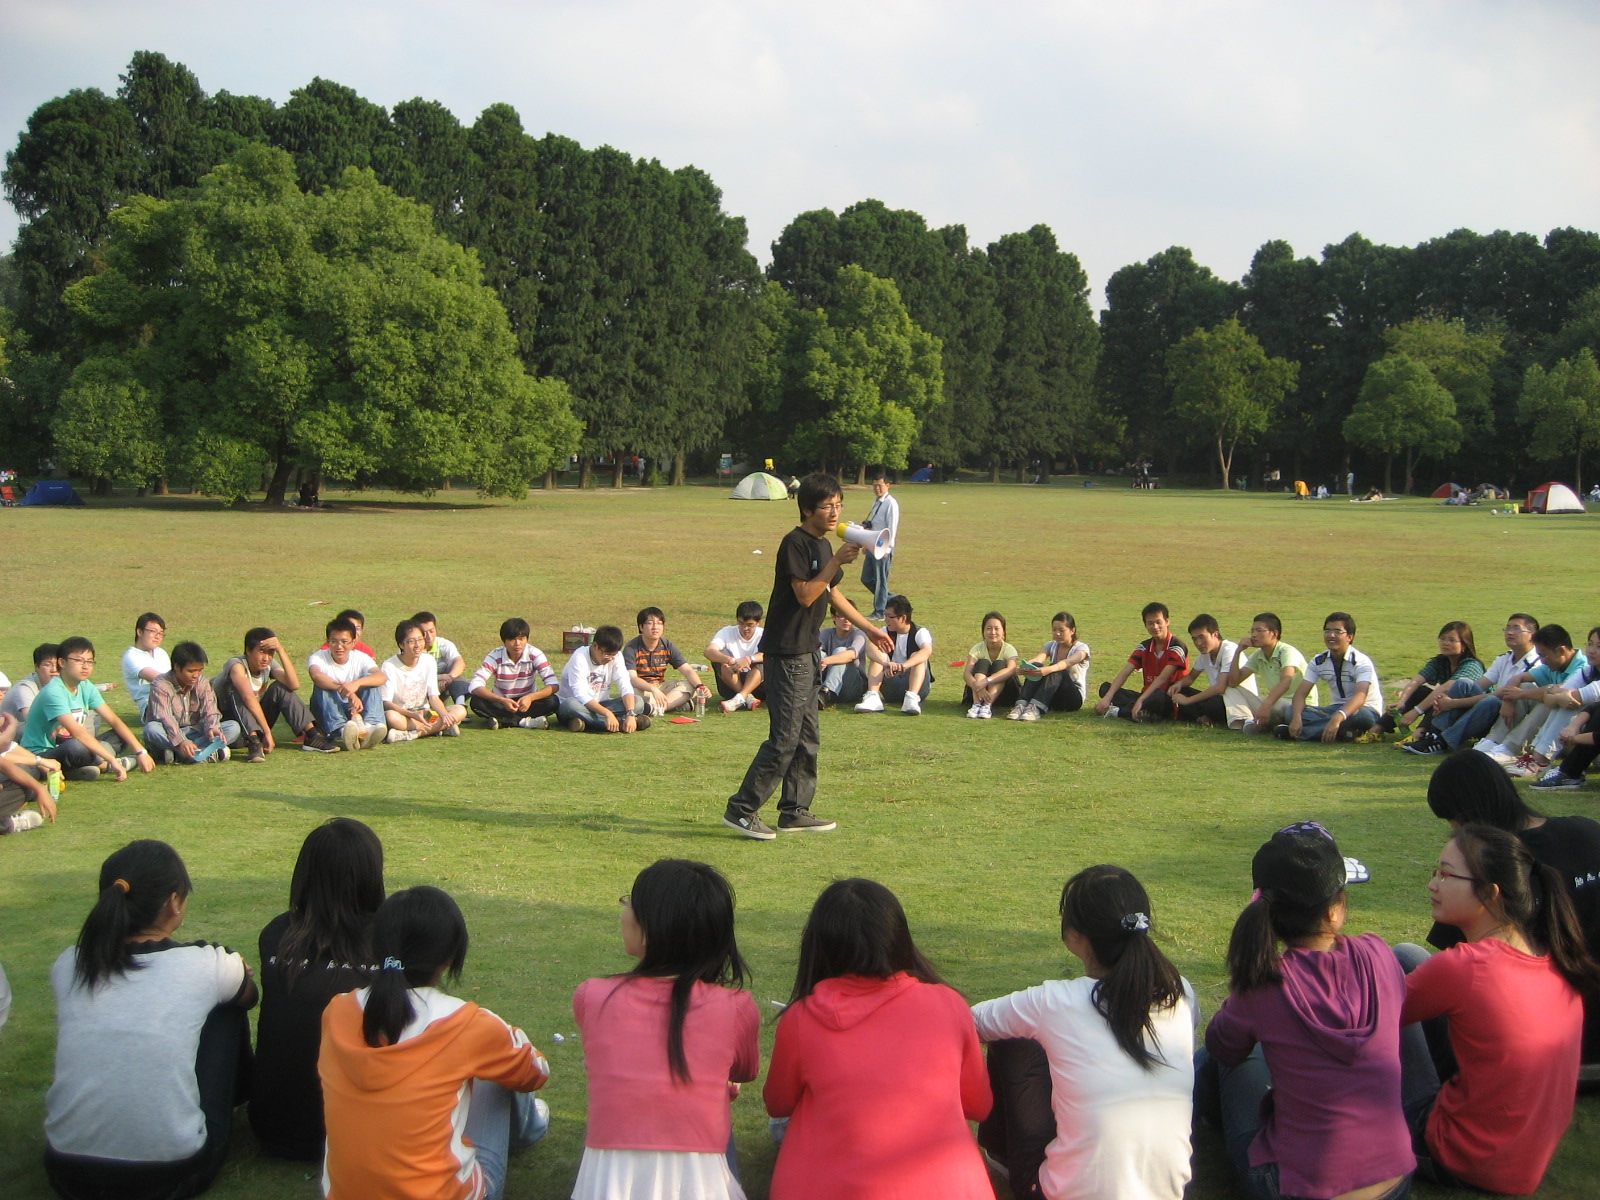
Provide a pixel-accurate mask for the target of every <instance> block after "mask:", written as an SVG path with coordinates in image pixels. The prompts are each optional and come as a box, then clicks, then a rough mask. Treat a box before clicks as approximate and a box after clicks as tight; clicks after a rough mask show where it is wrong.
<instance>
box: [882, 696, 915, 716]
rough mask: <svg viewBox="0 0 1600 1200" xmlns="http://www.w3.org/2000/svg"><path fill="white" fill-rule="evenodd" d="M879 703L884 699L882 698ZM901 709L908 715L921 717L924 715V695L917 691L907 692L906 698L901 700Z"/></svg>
mask: <svg viewBox="0 0 1600 1200" xmlns="http://www.w3.org/2000/svg"><path fill="white" fill-rule="evenodd" d="M878 703H880V704H881V703H883V701H881V700H880V701H879V702H878ZM900 711H901V712H903V713H904V714H905V715H906V716H908V717H920V716H921V715H922V697H921V696H919V695H917V694H916V693H915V692H907V693H906V698H905V699H904V700H902V701H900Z"/></svg>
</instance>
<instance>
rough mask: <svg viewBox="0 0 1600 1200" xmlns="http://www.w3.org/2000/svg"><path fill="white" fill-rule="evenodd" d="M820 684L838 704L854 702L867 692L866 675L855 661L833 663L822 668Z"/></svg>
mask: <svg viewBox="0 0 1600 1200" xmlns="http://www.w3.org/2000/svg"><path fill="white" fill-rule="evenodd" d="M822 686H823V687H824V688H825V689H826V690H828V691H830V692H832V693H833V698H834V700H835V701H837V702H838V703H840V704H854V703H855V702H856V701H857V700H859V699H861V697H862V696H865V695H866V694H867V677H866V674H865V673H864V672H863V671H862V670H861V668H860V667H859V666H858V665H857V664H855V663H834V664H833V665H832V666H831V667H823V668H822Z"/></svg>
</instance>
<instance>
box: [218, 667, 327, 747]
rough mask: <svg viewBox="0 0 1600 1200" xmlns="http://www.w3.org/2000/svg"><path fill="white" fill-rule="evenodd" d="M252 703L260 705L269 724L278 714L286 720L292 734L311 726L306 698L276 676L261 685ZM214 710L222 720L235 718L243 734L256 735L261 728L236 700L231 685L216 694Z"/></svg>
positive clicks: (299, 732)
mask: <svg viewBox="0 0 1600 1200" xmlns="http://www.w3.org/2000/svg"><path fill="white" fill-rule="evenodd" d="M256 703H257V704H259V705H260V706H261V715H262V716H263V717H265V718H266V719H267V725H268V727H269V728H270V727H271V726H273V725H276V724H277V723H278V718H279V717H282V718H283V719H284V721H286V722H287V723H288V725H289V728H290V729H291V730H292V731H293V732H294V735H295V737H299V736H300V735H301V734H302V733H304V732H305V731H306V730H307V729H310V728H311V724H312V722H311V710H310V709H309V708H307V707H306V702H305V701H304V700H302V699H300V697H299V696H297V695H295V694H294V693H293V692H291V691H290V690H289V689H288V688H286V687H284V686H283V684H281V683H279V682H278V681H277V680H276V679H274V680H273V681H272V682H271V683H269V684H268V685H267V686H266V687H265V688H263V689H262V691H261V694H260V695H259V696H257V697H256ZM217 711H218V712H219V713H221V714H222V718H223V720H226V721H235V722H237V723H238V725H239V728H240V729H242V730H244V736H245V737H249V736H250V735H251V734H252V733H253V734H256V735H257V736H260V735H261V734H262V733H263V732H264V731H263V730H262V728H261V722H260V721H257V720H256V719H255V717H254V716H252V715H251V713H250V710H249V709H248V708H246V707H245V706H244V705H243V704H241V703H240V702H239V696H238V693H236V692H235V691H234V690H233V689H232V688H229V689H228V694H227V696H226V697H224V696H218V697H217Z"/></svg>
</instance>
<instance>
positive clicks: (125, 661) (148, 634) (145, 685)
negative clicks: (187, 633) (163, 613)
mask: <svg viewBox="0 0 1600 1200" xmlns="http://www.w3.org/2000/svg"><path fill="white" fill-rule="evenodd" d="M166 637H167V623H166V622H165V621H164V620H162V619H161V617H160V616H159V615H157V614H156V613H153V612H147V613H140V614H139V619H138V620H137V621H135V622H134V623H133V645H131V646H129V647H128V648H127V649H126V650H124V651H123V652H122V682H123V683H124V684H125V685H126V686H127V688H128V696H129V698H130V699H131V700H132V701H133V707H134V709H135V711H136V712H138V714H139V720H140V721H141V722H142V721H143V720H144V706H145V705H146V704H148V703H150V685H151V684H152V683H154V682H155V681H156V680H158V679H160V678H161V677H162V676H163V675H165V674H166V673H167V672H168V671H170V670H172V659H171V658H169V657H168V656H167V652H166V650H165V649H164V648H163V647H162V645H161V643H162V642H164V641H165V640H166Z"/></svg>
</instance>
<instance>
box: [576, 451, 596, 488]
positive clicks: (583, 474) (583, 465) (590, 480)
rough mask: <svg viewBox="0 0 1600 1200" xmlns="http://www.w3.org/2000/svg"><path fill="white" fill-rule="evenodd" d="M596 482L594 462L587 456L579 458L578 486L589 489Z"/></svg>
mask: <svg viewBox="0 0 1600 1200" xmlns="http://www.w3.org/2000/svg"><path fill="white" fill-rule="evenodd" d="M593 484H594V464H593V463H591V462H590V461H589V460H588V459H587V458H580V459H579V460H578V486H579V487H580V488H583V489H588V488H590V487H592V486H593Z"/></svg>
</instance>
